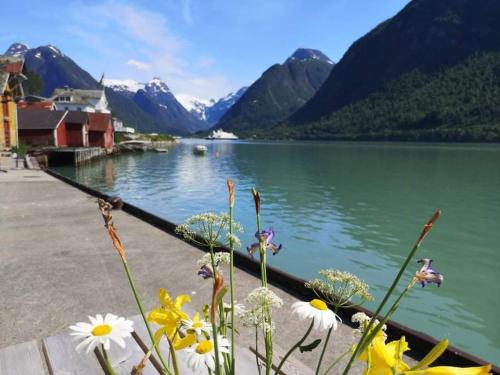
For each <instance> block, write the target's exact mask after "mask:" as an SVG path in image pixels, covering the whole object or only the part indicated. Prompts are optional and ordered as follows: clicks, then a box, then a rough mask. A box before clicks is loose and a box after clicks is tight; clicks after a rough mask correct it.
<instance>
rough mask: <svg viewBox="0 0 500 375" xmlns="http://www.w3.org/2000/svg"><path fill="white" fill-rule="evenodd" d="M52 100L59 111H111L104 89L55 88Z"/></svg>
mask: <svg viewBox="0 0 500 375" xmlns="http://www.w3.org/2000/svg"><path fill="white" fill-rule="evenodd" d="M51 100H52V101H53V102H54V104H55V106H56V110H58V111H80V112H90V113H111V111H110V110H109V105H108V100H107V99H106V94H105V93H104V90H80V89H72V88H63V89H55V90H54V93H53V94H52V98H51Z"/></svg>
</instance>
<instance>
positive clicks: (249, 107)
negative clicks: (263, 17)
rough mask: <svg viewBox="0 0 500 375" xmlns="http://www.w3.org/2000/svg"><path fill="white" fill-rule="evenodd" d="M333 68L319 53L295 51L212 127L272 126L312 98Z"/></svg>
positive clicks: (244, 128) (267, 71)
mask: <svg viewBox="0 0 500 375" xmlns="http://www.w3.org/2000/svg"><path fill="white" fill-rule="evenodd" d="M334 65H335V64H334V63H333V62H332V61H331V60H330V59H329V58H328V57H326V56H325V55H324V54H323V53H321V52H320V51H317V50H312V49H304V48H300V49H298V50H297V51H295V52H294V53H293V54H292V55H291V56H290V57H289V58H288V59H287V60H286V61H285V62H284V63H283V64H275V65H273V66H271V67H270V68H269V69H268V70H266V71H265V72H264V73H263V74H262V76H261V77H260V78H259V79H258V80H257V81H255V82H254V83H253V84H252V85H251V86H250V87H249V88H248V90H246V92H245V93H244V94H243V95H242V96H241V98H240V99H239V100H238V101H237V102H236V103H235V104H234V105H233V106H232V107H231V108H230V109H229V110H228V111H227V112H226V114H225V115H224V116H222V118H221V119H220V121H219V122H218V124H217V125H216V126H217V127H221V128H222V129H224V130H226V131H232V132H235V131H236V132H241V131H248V130H250V129H252V130H253V129H259V128H260V129H266V128H269V127H272V126H274V125H275V124H277V123H278V122H280V121H283V120H285V119H286V118H287V117H288V116H290V115H291V114H292V113H294V112H295V111H296V110H297V109H299V108H300V107H301V106H302V105H304V104H305V103H306V102H307V101H308V100H309V99H310V98H311V97H312V96H313V95H314V93H315V92H316V91H317V90H318V89H319V87H320V86H321V85H322V84H323V82H324V81H325V79H326V78H327V77H328V75H329V74H330V71H331V69H332V68H333V66H334Z"/></svg>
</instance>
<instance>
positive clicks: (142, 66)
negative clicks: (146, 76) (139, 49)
mask: <svg viewBox="0 0 500 375" xmlns="http://www.w3.org/2000/svg"><path fill="white" fill-rule="evenodd" d="M127 65H130V66H133V67H134V68H136V69H139V70H150V69H151V66H152V65H151V63H148V62H144V61H139V60H134V59H130V60H128V61H127Z"/></svg>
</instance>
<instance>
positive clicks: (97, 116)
mask: <svg viewBox="0 0 500 375" xmlns="http://www.w3.org/2000/svg"><path fill="white" fill-rule="evenodd" d="M87 115H88V116H89V120H90V124H89V131H98V132H105V131H106V130H108V126H111V125H112V122H111V115H110V114H109V113H87Z"/></svg>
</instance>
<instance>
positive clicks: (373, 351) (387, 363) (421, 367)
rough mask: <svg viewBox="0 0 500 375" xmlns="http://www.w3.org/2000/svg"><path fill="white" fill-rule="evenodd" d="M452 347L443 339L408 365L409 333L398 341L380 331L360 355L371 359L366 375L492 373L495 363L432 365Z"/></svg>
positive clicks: (485, 374) (364, 358) (479, 374)
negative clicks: (388, 339) (390, 339)
mask: <svg viewBox="0 0 500 375" xmlns="http://www.w3.org/2000/svg"><path fill="white" fill-rule="evenodd" d="M447 347H448V340H443V341H441V342H439V343H438V344H437V345H436V346H435V347H434V348H433V349H432V350H431V351H430V352H429V353H428V354H427V355H426V356H425V357H424V358H423V359H422V360H421V361H420V362H419V363H417V364H416V365H415V366H413V367H411V368H410V366H408V365H407V364H406V363H405V362H403V353H404V352H405V351H407V350H409V347H408V343H407V342H406V339H405V337H404V336H403V337H401V338H400V339H399V340H397V341H391V342H390V343H388V344H386V343H385V338H384V336H383V335H382V334H381V333H380V332H379V334H377V336H376V337H375V338H374V339H373V341H372V343H371V344H370V345H369V346H368V348H367V349H366V350H365V351H364V352H363V353H362V354H361V355H360V356H359V360H361V361H367V363H368V365H369V367H368V368H366V369H365V371H364V372H363V374H364V375H487V374H490V373H491V365H484V366H479V367H467V368H461V367H450V366H436V367H428V366H429V365H430V364H432V362H434V361H435V360H436V359H437V358H438V357H439V356H440V355H441V354H443V352H444V351H445V350H446V348H447Z"/></svg>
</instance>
